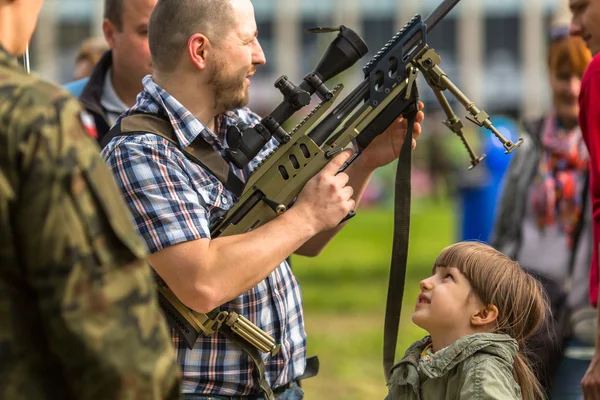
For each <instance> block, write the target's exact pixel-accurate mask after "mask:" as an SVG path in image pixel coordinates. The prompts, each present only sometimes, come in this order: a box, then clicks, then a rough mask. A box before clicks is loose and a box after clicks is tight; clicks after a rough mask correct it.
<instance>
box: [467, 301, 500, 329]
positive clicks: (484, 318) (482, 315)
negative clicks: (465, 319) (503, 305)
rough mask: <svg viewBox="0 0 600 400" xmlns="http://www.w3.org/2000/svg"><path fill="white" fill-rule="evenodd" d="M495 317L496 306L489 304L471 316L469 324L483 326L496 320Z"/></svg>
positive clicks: (496, 317)
mask: <svg viewBox="0 0 600 400" xmlns="http://www.w3.org/2000/svg"><path fill="white" fill-rule="evenodd" d="M497 319H498V307H496V306H495V305H493V304H489V305H487V306H485V308H481V309H480V310H479V311H478V312H477V313H476V314H473V315H472V316H471V324H473V325H475V326H484V325H487V324H490V323H492V322H494V321H496V320H497Z"/></svg>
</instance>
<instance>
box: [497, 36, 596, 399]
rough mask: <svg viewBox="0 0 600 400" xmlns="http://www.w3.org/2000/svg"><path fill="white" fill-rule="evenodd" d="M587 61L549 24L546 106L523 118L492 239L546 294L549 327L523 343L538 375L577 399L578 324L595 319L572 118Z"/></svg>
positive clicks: (584, 343) (586, 215) (580, 45)
mask: <svg viewBox="0 0 600 400" xmlns="http://www.w3.org/2000/svg"><path fill="white" fill-rule="evenodd" d="M590 59H591V55H590V52H589V51H588V49H587V48H586V45H585V42H584V41H583V40H582V39H581V38H578V37H569V30H568V27H567V26H557V27H555V28H553V29H552V31H551V43H550V47H549V51H548V69H549V78H550V88H551V91H552V105H553V109H552V111H550V112H549V113H548V114H547V115H545V116H543V117H542V118H539V119H535V120H531V121H525V122H524V124H523V125H524V128H525V132H524V136H525V142H524V144H523V145H522V146H521V148H520V149H519V150H518V151H517V152H515V155H514V158H513V159H512V161H511V164H510V167H509V170H508V172H507V174H506V182H505V187H504V191H503V194H502V197H501V202H500V204H499V206H498V217H497V221H496V224H495V227H494V233H493V235H492V239H491V244H492V245H493V246H494V247H495V248H497V249H498V250H500V251H501V252H503V253H505V254H507V255H509V256H511V257H513V258H514V259H515V260H516V261H518V262H519V264H521V265H522V266H523V268H525V269H526V270H527V271H528V272H530V273H531V274H532V275H534V276H535V277H536V278H538V280H539V281H540V282H541V283H542V284H543V286H544V289H545V290H546V294H547V295H548V297H549V299H550V302H551V306H552V314H553V318H551V319H550V321H549V326H548V329H543V330H542V331H540V332H539V333H538V334H537V335H535V336H534V337H533V338H532V339H530V340H529V341H528V342H527V344H526V346H527V347H528V348H529V349H528V350H529V351H530V352H531V353H533V355H532V357H531V359H532V361H533V363H534V364H535V365H534V366H535V368H534V370H536V371H537V374H538V379H539V380H540V382H541V383H542V385H543V386H544V387H545V390H546V392H547V393H548V394H550V393H552V398H554V399H577V398H581V396H582V391H581V387H580V384H579V383H580V381H581V379H582V378H583V376H584V374H585V371H586V369H587V367H588V365H589V360H590V359H591V356H592V354H593V350H591V349H590V346H593V339H590V335H589V334H588V335H587V336H586V335H583V337H580V336H581V335H578V333H579V331H578V329H577V328H578V327H581V326H582V325H581V323H585V321H584V320H586V321H587V322H588V324H587V326H589V323H590V322H591V324H593V323H594V322H593V319H594V313H593V312H592V313H591V314H590V312H589V302H588V300H587V297H588V275H589V266H590V262H591V248H590V246H591V242H592V221H591V213H590V209H591V208H590V204H589V201H588V198H589V190H588V188H589V182H588V154H587V150H586V148H585V143H584V142H583V137H582V135H581V130H580V129H579V126H578V123H577V118H578V114H579V104H578V96H579V91H580V87H581V77H582V75H583V73H584V71H585V69H586V67H587V65H588V63H589V62H590ZM582 319H583V320H582ZM588 333H589V332H588ZM590 341H591V342H592V343H591V344H590ZM585 348H587V349H588V350H591V351H588V354H587V356H583V357H578V358H570V357H569V354H570V353H573V351H572V350H575V349H577V351H576V352H577V353H579V354H581V353H582V351H583V349H585ZM553 384H554V385H553ZM553 386H554V388H553Z"/></svg>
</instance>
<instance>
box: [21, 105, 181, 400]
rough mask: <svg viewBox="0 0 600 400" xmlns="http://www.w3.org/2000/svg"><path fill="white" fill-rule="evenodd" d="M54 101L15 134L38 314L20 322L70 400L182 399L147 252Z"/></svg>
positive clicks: (72, 112) (81, 136) (71, 116)
mask: <svg viewBox="0 0 600 400" xmlns="http://www.w3.org/2000/svg"><path fill="white" fill-rule="evenodd" d="M40 97H41V98H42V99H41V100H40ZM58 97H59V98H53V100H54V107H52V106H51V105H50V104H48V103H46V102H44V98H43V96H41V95H40V94H39V93H32V94H31V95H30V96H28V95H26V96H24V98H23V99H22V100H21V103H22V104H21V105H19V104H17V106H16V107H17V108H18V109H20V110H21V111H20V113H19V114H17V115H15V120H16V121H15V123H14V124H13V125H12V126H13V127H15V130H16V131H18V132H19V134H18V135H17V136H18V137H20V138H24V140H21V142H20V143H19V147H18V148H19V157H18V158H17V159H18V160H19V161H18V162H19V165H18V166H17V167H16V169H17V170H18V176H19V177H20V179H22V181H21V182H20V195H19V202H18V204H17V205H16V206H15V210H16V213H15V215H14V221H15V235H16V243H18V246H19V248H18V249H19V256H20V258H21V260H22V265H23V271H22V273H23V276H24V280H25V283H24V284H25V285H26V286H27V287H28V288H29V289H30V291H28V293H31V296H32V299H31V301H32V302H35V304H36V307H37V310H36V311H35V312H31V314H29V315H26V316H24V318H26V319H27V318H34V319H37V320H38V321H39V323H40V326H41V327H42V331H38V332H28V334H35V335H37V336H39V337H40V338H42V339H41V340H42V341H43V342H44V343H47V346H48V348H49V351H50V353H51V354H52V357H54V358H55V361H56V371H55V372H57V373H58V374H60V376H61V379H63V380H64V382H65V383H66V384H67V385H68V386H69V387H70V391H71V394H72V395H74V396H77V397H80V398H92V397H102V398H121V397H139V398H172V399H176V398H178V397H179V387H180V377H179V374H180V372H179V368H178V367H177V364H176V362H175V357H174V353H173V350H172V344H171V341H170V338H169V334H168V330H167V326H166V323H165V321H164V317H163V316H162V314H161V312H160V310H159V309H158V306H157V299H156V293H155V291H154V287H153V284H152V279H151V271H150V269H149V268H148V266H147V265H146V264H145V262H144V259H143V258H144V256H145V255H146V251H145V249H144V246H143V243H142V241H141V239H140V238H139V236H138V235H137V234H136V232H135V231H134V229H133V226H132V225H131V220H130V215H129V214H128V213H127V210H126V208H125V205H124V203H123V201H122V199H121V197H120V195H119V192H118V190H117V188H116V186H115V184H114V181H113V180H112V177H111V175H110V172H109V171H108V169H107V168H106V165H105V164H104V163H103V161H102V159H101V157H100V154H99V153H98V148H97V145H96V144H95V143H94V142H93V140H92V139H90V138H89V137H87V135H86V134H85V132H84V130H83V126H82V125H81V122H80V121H79V120H78V116H79V112H80V110H79V107H78V105H77V103H76V101H75V100H73V99H67V98H61V97H64V96H63V95H59V96H58ZM40 121H41V122H40ZM25 138H26V139H25ZM13 370H14V371H19V369H18V368H14V369H13ZM26 384H31V382H29V383H26Z"/></svg>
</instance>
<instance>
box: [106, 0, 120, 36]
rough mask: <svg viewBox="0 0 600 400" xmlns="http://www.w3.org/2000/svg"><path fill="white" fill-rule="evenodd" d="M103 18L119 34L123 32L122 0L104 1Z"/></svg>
mask: <svg viewBox="0 0 600 400" xmlns="http://www.w3.org/2000/svg"><path fill="white" fill-rule="evenodd" d="M104 18H106V19H107V20H109V21H110V22H112V24H113V25H114V26H115V27H116V28H117V30H118V31H119V32H121V31H122V30H123V0H104Z"/></svg>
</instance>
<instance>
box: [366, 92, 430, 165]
mask: <svg viewBox="0 0 600 400" xmlns="http://www.w3.org/2000/svg"><path fill="white" fill-rule="evenodd" d="M422 109H423V103H422V102H419V110H422ZM424 118H425V115H424V114H423V111H419V112H418V113H417V118H416V122H415V126H414V129H413V143H412V147H413V149H414V148H415V147H416V145H417V142H416V139H417V138H418V137H419V135H420V134H421V122H423V119H424ZM407 122H408V121H407V120H405V119H404V118H403V117H402V116H400V117H399V118H398V119H397V120H395V121H394V122H392V124H391V125H390V126H389V127H388V128H387V129H386V130H385V131H384V132H383V133H382V134H381V135H379V136H377V137H376V138H375V139H373V141H372V142H371V143H370V144H369V146H368V147H367V148H366V149H365V150H364V151H363V152H362V153H361V155H360V157H358V159H357V160H356V162H360V164H361V167H362V168H365V169H367V170H374V169H375V168H378V167H382V166H384V165H387V164H389V163H391V162H392V161H394V160H395V159H397V158H398V155H399V154H400V149H401V148H402V142H403V141H404V136H405V135H406V131H407Z"/></svg>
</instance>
